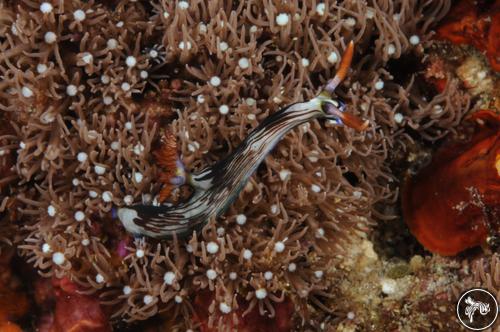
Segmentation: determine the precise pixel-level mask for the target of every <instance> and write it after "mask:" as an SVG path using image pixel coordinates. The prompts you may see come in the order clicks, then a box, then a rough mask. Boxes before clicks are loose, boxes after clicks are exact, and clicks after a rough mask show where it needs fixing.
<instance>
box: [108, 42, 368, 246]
mask: <svg viewBox="0 0 500 332" xmlns="http://www.w3.org/2000/svg"><path fill="white" fill-rule="evenodd" d="M352 54H353V44H352V42H351V43H350V44H349V46H348V48H347V50H346V52H345V54H344V57H343V59H342V62H341V65H340V69H339V71H338V73H337V74H336V75H335V77H334V78H333V79H332V80H331V81H330V82H329V83H328V84H327V86H326V87H325V89H324V90H323V92H321V93H320V94H319V95H318V96H317V97H315V98H313V99H311V100H309V101H306V102H302V103H295V104H292V105H289V106H287V107H285V108H283V109H281V110H279V111H278V112H276V113H274V114H272V115H270V116H269V117H268V118H266V119H265V120H264V121H263V122H262V123H260V124H259V126H257V128H255V129H254V130H253V131H252V132H251V133H250V134H249V135H248V136H247V137H246V138H245V139H244V140H243V142H242V143H241V144H240V145H239V146H238V147H237V148H236V150H235V151H234V152H233V153H232V154H231V155H229V156H228V157H227V158H225V159H223V160H220V161H219V162H217V163H216V164H215V165H213V166H211V167H208V168H205V169H204V170H202V171H201V172H199V173H197V174H193V175H191V185H192V186H193V187H194V193H193V194H192V196H191V197H190V199H189V200H188V201H186V202H184V203H180V204H178V205H175V206H166V205H161V206H153V205H143V204H138V205H132V206H129V207H123V208H120V209H118V218H119V219H120V221H121V222H122V224H123V226H124V227H125V228H126V229H127V231H129V232H131V233H133V234H137V235H145V236H149V237H153V238H169V237H172V236H173V235H174V234H175V235H176V236H183V235H188V234H190V233H192V231H193V230H196V229H200V228H201V227H202V226H203V225H204V224H206V223H207V222H208V221H209V220H210V219H211V218H216V217H218V216H220V215H221V214H222V213H223V212H224V211H225V210H226V208H227V207H228V206H229V205H230V204H231V203H232V202H233V201H234V199H235V198H236V197H237V196H238V194H239V193H240V191H241V190H242V189H243V187H244V186H245V184H246V182H247V180H248V179H249V177H250V176H251V175H252V173H253V172H254V171H255V170H256V169H257V167H258V166H259V165H260V163H261V162H262V161H263V160H264V158H265V156H266V155H267V154H268V153H269V152H270V151H271V150H272V149H273V148H274V146H275V145H276V144H277V143H278V142H279V141H280V139H281V138H282V137H283V136H284V135H285V134H286V133H288V132H289V131H290V130H291V129H293V128H294V127H296V126H298V125H300V124H303V123H305V122H308V121H310V120H312V119H316V118H325V119H331V120H334V121H336V122H337V123H339V124H345V125H347V126H350V127H352V128H355V129H357V130H363V129H365V128H366V126H367V125H368V123H367V121H365V122H363V121H361V120H360V119H359V118H357V117H355V116H353V115H349V114H347V113H344V105H343V104H342V103H341V102H339V101H336V100H333V99H331V93H332V92H333V91H334V89H335V88H336V87H337V85H338V84H339V83H340V82H341V81H342V80H343V79H344V77H345V75H346V73H347V70H348V68H349V66H350V62H351V59H352Z"/></svg>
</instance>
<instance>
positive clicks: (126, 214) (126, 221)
mask: <svg viewBox="0 0 500 332" xmlns="http://www.w3.org/2000/svg"><path fill="white" fill-rule="evenodd" d="M118 218H120V220H121V222H122V224H123V226H124V227H125V229H126V230H127V231H128V232H130V233H133V234H141V233H142V228H140V227H138V226H137V225H136V224H135V222H134V219H140V218H139V216H138V215H137V211H135V210H132V209H129V208H121V209H118Z"/></svg>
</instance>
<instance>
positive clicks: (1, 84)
mask: <svg viewBox="0 0 500 332" xmlns="http://www.w3.org/2000/svg"><path fill="white" fill-rule="evenodd" d="M450 6H451V1H448V0H442V1H432V2H431V1H375V2H366V1H343V2H339V3H337V2H331V1H325V2H320V3H317V2H309V1H296V0H292V1H288V2H270V1H238V2H237V1H219V0H210V1H208V0H201V1H177V2H172V1H150V2H144V1H125V0H123V1H105V2H94V1H78V0H75V1H46V2H43V3H37V2H33V1H28V0H19V1H12V2H1V3H0V12H1V14H0V78H1V81H0V111H1V112H0V121H1V123H2V128H0V171H1V172H2V173H1V175H0V223H1V227H0V241H1V244H0V249H2V250H4V249H6V248H11V247H14V248H16V250H17V251H18V252H19V254H20V255H21V257H22V258H23V259H24V261H26V262H28V263H29V264H30V265H31V266H32V267H33V268H34V269H36V271H37V273H38V274H40V275H42V276H43V277H47V278H48V277H51V278H53V279H55V280H67V281H68V283H71V284H72V285H73V284H74V285H75V286H74V287H78V291H79V294H80V293H85V296H83V295H80V296H82V298H85V301H87V302H88V303H92V304H93V305H94V304H95V303H96V302H97V301H95V299H98V300H99V302H100V303H101V305H102V306H103V307H104V310H103V312H105V313H108V312H109V313H110V317H111V319H112V321H113V323H117V322H128V323H134V322H137V321H140V320H146V319H148V318H150V317H153V316H155V315H160V316H162V315H163V316H165V315H168V316H169V320H168V322H169V324H170V325H169V326H168V328H166V329H167V330H175V329H179V330H187V329H195V328H196V326H195V324H198V325H199V326H202V327H204V328H206V329H215V330H224V329H227V330H231V329H233V330H234V329H237V328H238V326H241V327H244V326H245V324H247V326H248V319H250V317H260V316H264V317H265V319H266V322H267V321H272V320H273V319H274V318H276V319H277V321H272V322H271V323H269V324H274V325H272V326H284V328H288V329H290V328H292V326H293V328H295V329H299V330H307V329H311V330H315V331H317V330H318V329H319V328H320V327H324V326H325V324H328V322H330V321H332V320H333V319H334V318H335V317H337V316H336V315H337V309H338V306H339V305H338V304H337V302H336V300H335V295H334V294H336V292H337V291H338V288H339V287H340V286H339V284H338V283H337V282H336V280H338V279H336V278H338V276H339V269H341V267H342V266H344V265H343V262H344V259H345V258H346V255H347V254H349V253H350V251H351V249H350V247H349V246H350V244H351V243H352V242H353V241H358V242H359V241H361V239H364V238H365V237H366V236H367V232H368V231H369V230H370V228H371V227H372V226H373V225H375V223H376V222H377V221H380V220H386V219H392V218H393V217H394V215H395V211H394V209H393V208H394V206H396V204H397V197H398V189H397V183H396V176H395V174H394V173H393V171H392V169H391V166H392V163H393V162H394V161H397V160H400V159H401V158H403V157H402V156H405V154H406V153H407V151H408V150H409V147H411V146H413V145H414V144H415V142H435V141H437V140H439V139H440V138H442V137H444V136H446V135H447V134H448V133H449V132H450V131H454V130H455V127H456V126H457V125H458V123H459V122H460V121H461V119H462V117H463V115H464V114H465V112H467V111H468V110H469V108H470V99H469V96H468V95H467V94H466V93H464V92H463V91H462V90H461V89H460V86H459V83H458V81H457V80H454V79H452V78H450V79H448V80H447V81H446V84H443V86H442V89H441V90H440V91H438V92H436V93H434V92H429V91H426V90H424V89H422V87H421V83H422V80H421V77H419V76H418V75H413V74H414V69H411V70H409V69H407V68H406V67H408V66H407V61H414V62H415V63H419V64H420V62H421V61H424V59H425V58H426V55H427V53H426V50H427V48H428V46H429V45H431V44H432V41H430V36H431V28H432V27H433V26H435V24H436V23H437V22H439V21H440V20H441V19H442V18H443V17H444V16H445V15H446V13H447V12H448V11H449V8H450ZM351 41H352V42H353V43H354V45H356V47H355V50H352V49H351V48H349V43H350V42H351ZM346 50H347V53H346ZM349 52H351V53H349ZM351 56H352V64H351V66H350V67H349V66H345V63H346V60H348V59H349V60H350V57H351ZM348 67H349V68H348ZM336 73H340V74H339V75H338V76H337V77H336V78H335V79H333V80H332V81H330V80H331V79H332V78H334V77H335V74H336ZM344 77H345V79H344V80H342V78H344ZM325 86H326V88H325V91H326V92H327V93H328V96H327V97H325V96H324V95H322V94H320V92H321V91H322V89H323V88H324V87H325ZM321 96H323V97H321ZM318 98H319V99H321V98H324V99H323V100H322V101H321V102H318V100H319V99H318ZM340 100H342V101H343V104H341V103H340ZM344 103H345V104H344ZM325 105H327V106H325ZM323 106H325V108H323ZM306 109H307V112H309V113H307V112H306ZM292 110H293V111H296V114H297V115H304V116H306V117H307V121H305V120H304V121H299V122H300V123H299V122H294V123H293V126H292V123H290V122H287V121H284V120H285V119H286V117H287V116H288V115H289V112H291V111H292ZM303 112H304V113H303ZM311 112H312V113H314V115H317V117H320V116H321V117H322V118H324V119H322V120H321V121H318V120H319V119H317V118H316V116H311V117H308V115H310V114H312V113H311ZM325 112H326V113H329V114H327V115H326V116H325ZM333 115H334V116H333ZM359 119H363V121H361V120H359ZM289 120H290V118H289ZM364 120H366V121H364ZM4 124H5V126H4ZM342 124H343V125H344V126H342ZM271 125H272V126H271ZM280 126H284V127H285V126H289V127H286V128H284V127H283V128H281V127H280ZM292 127H293V128H292ZM351 127H352V128H351ZM270 128H274V129H276V130H278V129H279V130H280V131H279V135H276V136H272V137H266V138H265V139H261V140H258V139H257V138H259V137H258V135H268V134H269V133H270V131H269V130H268V129H270ZM353 128H354V129H353ZM282 129H286V130H283V131H281V130H282ZM355 129H363V130H362V131H357V130H355ZM252 133H253V134H252ZM252 135H253V136H252ZM260 138H264V137H260ZM277 138H280V139H281V140H278V139H277ZM249 142H250V143H255V142H258V144H257V145H253V146H252V144H250V145H249V146H246V147H247V148H250V149H251V148H255V149H257V150H258V149H262V150H263V151H264V150H265V152H266V153H262V154H259V155H258V156H254V157H255V158H253V159H252V158H247V157H248V154H245V153H241V151H240V150H239V149H241V148H239V147H241V146H243V147H245V144H246V143H249ZM272 147H274V149H271V148H272ZM228 156H229V157H228ZM226 158H227V159H226ZM239 158H242V159H239ZM231 161H237V162H234V163H231ZM257 162H259V163H260V166H258V165H257V164H258V163H257ZM229 164H230V165H231V167H226V166H227V165H229ZM214 165H215V166H214ZM257 166H258V167H257ZM203 170H209V171H210V174H209V173H208V171H207V172H205V173H204V172H203ZM232 172H234V173H232ZM215 173H217V174H215ZM214 174H215V175H217V176H209V175H214ZM232 175H235V176H236V175H237V177H240V178H241V180H242V181H235V182H224V181H219V182H217V181H215V180H214V181H212V182H211V183H210V184H211V185H215V186H216V187H214V188H212V189H214V190H213V191H209V192H211V193H213V192H218V193H222V194H223V195H227V197H230V198H231V199H230V200H228V199H219V198H218V197H204V198H203V197H202V198H203V199H202V198H200V197H199V196H196V194H197V193H198V192H206V191H203V190H199V191H197V190H198V189H200V188H201V189H206V187H205V186H206V185H207V183H206V182H204V180H206V179H205V178H204V176H207V177H209V178H210V179H228V178H230V176H232ZM243 180H244V181H243ZM186 184H194V187H193V188H192V190H193V192H194V196H190V194H192V193H191V192H190V190H191V189H190V188H187V187H188V186H187V185H186ZM238 186H241V188H238ZM229 192H230V193H229ZM190 199H191V201H190ZM186 201H187V202H193V201H194V202H197V203H199V204H205V205H206V207H207V208H209V209H213V210H216V212H217V213H211V214H203V215H201V217H200V218H199V220H198V221H197V223H198V222H199V223H198V226H199V227H198V229H193V227H191V226H194V225H192V224H189V227H186V232H184V233H185V234H183V235H184V236H183V237H181V236H180V235H181V234H177V232H176V231H175V232H166V233H168V234H167V235H169V236H170V237H171V238H168V239H164V238H159V239H157V238H152V237H151V235H154V234H155V232H156V230H154V231H152V232H150V233H148V232H145V231H144V229H139V228H138V227H137V225H135V224H134V223H132V222H130V223H128V224H127V222H125V227H124V225H123V224H122V223H121V222H120V218H116V214H118V215H119V216H123V212H124V211H135V212H137V211H139V209H142V210H141V211H142V212H143V211H145V210H147V211H153V210H154V211H155V213H154V216H152V217H158V213H156V212H157V211H158V210H162V209H164V210H167V209H170V210H175V208H179V207H182V206H186V205H183V204H186ZM218 202H222V203H223V204H224V205H226V206H223V208H222V207H218V206H215V203H218ZM139 207H140V208H139ZM134 209H136V210H137V211H136V210H134ZM120 211H121V212H120ZM219 211H220V213H219ZM222 211H224V213H222ZM190 212H192V211H190ZM137 215H140V213H138V212H137ZM141 216H142V215H141ZM176 217H177V218H178V222H179V223H180V224H181V225H182V224H186V223H188V221H189V220H190V219H189V217H190V216H189V215H188V212H186V213H185V214H182V215H181V214H179V215H177V216H176ZM123 220H124V219H123V218H121V221H123ZM128 220H129V221H131V220H133V219H128ZM160 222H161V221H160ZM139 224H140V221H139ZM176 225H177V224H176ZM154 226H158V225H154ZM160 228H161V227H160ZM131 233H132V234H131ZM143 235H148V236H143ZM178 235H179V236H178ZM161 237H163V236H161ZM358 242H356V243H358ZM87 295H88V296H89V297H88V298H87V297H86V296H87ZM82 301H83V300H82ZM200 303H202V304H203V305H206V306H207V310H206V311H205V310H195V309H196V308H193V307H194V306H196V305H197V304H200ZM72 305H73V303H72ZM291 308H293V310H292V309H291ZM198 309H199V308H198ZM279 313H281V315H283V314H290V315H291V316H292V317H291V318H290V319H289V320H288V323H287V324H285V325H279V324H278V323H279V322H281V323H282V321H280V320H279V318H282V317H276V316H277V315H279ZM97 314H99V315H98V316H99V317H100V318H102V315H101V311H98V312H97ZM351 316H352V315H351ZM193 317H198V320H201V318H200V317H202V318H203V319H205V318H206V321H203V322H200V321H198V323H196V322H197V320H193ZM245 317H248V318H245ZM76 323H78V322H76ZM103 326H105V328H108V326H107V324H106V323H105V324H104V325H103Z"/></svg>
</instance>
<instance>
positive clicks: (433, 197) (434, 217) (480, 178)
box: [402, 111, 500, 256]
mask: <svg viewBox="0 0 500 332" xmlns="http://www.w3.org/2000/svg"><path fill="white" fill-rule="evenodd" d="M470 120H472V121H473V126H472V128H470V129H473V133H472V134H471V135H470V136H469V137H468V138H469V139H468V140H467V141H460V142H450V143H448V144H444V145H443V146H442V147H441V148H439V149H438V150H437V151H436V152H435V154H434V156H433V160H432V162H431V163H430V164H429V165H428V166H426V167H425V168H424V169H423V170H422V171H421V172H419V173H418V175H417V176H415V177H413V178H409V179H408V180H407V181H406V183H405V185H404V188H403V197H402V205H403V215H404V219H405V221H406V223H407V224H408V226H409V228H410V231H411V232H412V233H413V235H414V236H415V237H416V238H417V240H418V241H419V242H420V243H421V244H422V245H423V246H424V247H425V248H426V249H428V250H430V251H431V252H434V253H437V254H441V255H447V256H448V255H456V254H458V253H459V252H461V251H463V250H465V249H467V248H471V247H475V246H478V245H481V244H483V243H485V242H487V239H488V237H490V238H495V237H498V236H499V232H500V116H499V115H498V114H495V113H493V112H492V111H480V112H476V113H474V114H473V115H472V116H471V117H470ZM467 123H469V122H468V121H467Z"/></svg>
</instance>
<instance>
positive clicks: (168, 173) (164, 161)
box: [153, 131, 178, 202]
mask: <svg viewBox="0 0 500 332" xmlns="http://www.w3.org/2000/svg"><path fill="white" fill-rule="evenodd" d="M153 153H154V156H155V158H156V162H157V164H158V166H159V167H160V169H161V171H160V174H159V179H160V182H161V183H162V184H163V188H162V189H161V191H160V197H159V201H160V202H164V201H165V200H166V199H167V198H168V197H169V196H170V193H171V192H172V190H173V188H174V185H173V183H172V179H173V178H174V177H175V176H176V173H177V168H178V165H177V142H176V140H175V136H174V134H172V133H171V132H170V131H166V132H165V137H164V138H163V139H162V145H161V147H160V148H159V149H158V150H156V151H154V152H153Z"/></svg>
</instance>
